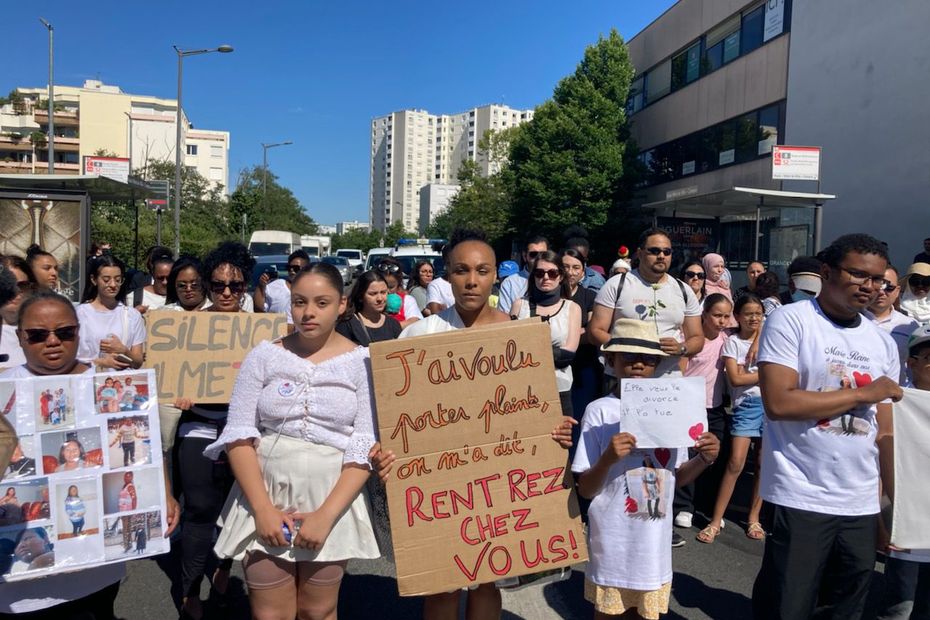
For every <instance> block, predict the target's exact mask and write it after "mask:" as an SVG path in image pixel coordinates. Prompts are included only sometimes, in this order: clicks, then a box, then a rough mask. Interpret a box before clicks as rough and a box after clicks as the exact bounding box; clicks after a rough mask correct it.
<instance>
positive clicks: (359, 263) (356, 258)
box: [336, 248, 365, 275]
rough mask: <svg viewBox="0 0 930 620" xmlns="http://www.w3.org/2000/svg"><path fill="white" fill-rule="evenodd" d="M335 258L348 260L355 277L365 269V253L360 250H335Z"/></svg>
mask: <svg viewBox="0 0 930 620" xmlns="http://www.w3.org/2000/svg"><path fill="white" fill-rule="evenodd" d="M336 256H341V257H343V258H346V259H348V260H349V264H350V265H352V268H353V269H355V275H358V274H360V273H362V270H363V269H364V267H365V253H364V252H362V251H361V250H356V249H352V248H342V249H341V250H336Z"/></svg>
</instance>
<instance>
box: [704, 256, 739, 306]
mask: <svg viewBox="0 0 930 620" xmlns="http://www.w3.org/2000/svg"><path fill="white" fill-rule="evenodd" d="M701 263H702V264H703V265H704V275H705V280H704V290H705V291H706V292H707V295H713V294H714V293H720V294H721V295H723V296H724V297H726V298H727V299H729V300H730V302H731V303H732V302H733V293H731V292H730V283H729V282H727V281H726V280H725V279H724V278H723V277H722V276H723V273H724V272H725V271H726V269H727V267H726V262H725V261H724V260H723V257H722V256H720V255H719V254H714V253H710V254H707V255H705V256H704V258H703V260H702V261H701Z"/></svg>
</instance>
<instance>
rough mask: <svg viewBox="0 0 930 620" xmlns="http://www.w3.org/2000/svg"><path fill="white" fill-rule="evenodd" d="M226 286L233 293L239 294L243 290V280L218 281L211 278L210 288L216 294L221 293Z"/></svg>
mask: <svg viewBox="0 0 930 620" xmlns="http://www.w3.org/2000/svg"><path fill="white" fill-rule="evenodd" d="M227 288H228V289H229V292H230V293H232V294H233V295H241V294H242V293H244V292H245V282H243V281H242V280H234V281H232V282H219V281H217V280H213V281H212V282H210V290H211V291H213V292H214V293H216V294H217V295H221V294H222V293H223V292H224V291H225V290H226V289H227Z"/></svg>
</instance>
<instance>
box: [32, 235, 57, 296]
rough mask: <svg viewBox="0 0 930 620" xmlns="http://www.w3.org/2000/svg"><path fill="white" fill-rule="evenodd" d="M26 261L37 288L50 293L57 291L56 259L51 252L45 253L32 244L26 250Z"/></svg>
mask: <svg viewBox="0 0 930 620" xmlns="http://www.w3.org/2000/svg"><path fill="white" fill-rule="evenodd" d="M26 261H27V262H28V263H29V268H30V269H31V270H32V273H33V274H35V277H36V283H37V284H38V285H39V286H41V287H43V288H47V289H49V290H52V291H57V290H58V286H59V281H58V259H56V258H55V257H54V256H53V255H52V253H51V252H46V251H45V250H43V249H42V248H41V247H39V246H38V245H37V244H35V243H34V244H32V245H30V246H29V248H28V249H27V250H26Z"/></svg>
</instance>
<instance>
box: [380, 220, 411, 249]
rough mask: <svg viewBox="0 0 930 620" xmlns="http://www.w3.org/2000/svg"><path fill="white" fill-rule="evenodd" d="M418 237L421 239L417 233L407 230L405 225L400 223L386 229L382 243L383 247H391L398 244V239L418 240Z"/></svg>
mask: <svg viewBox="0 0 930 620" xmlns="http://www.w3.org/2000/svg"><path fill="white" fill-rule="evenodd" d="M417 237H419V235H418V234H417V233H415V232H412V231H409V230H405V229H404V223H403V222H400V221H398V222H394V223H393V224H391V225H390V226H388V227H387V228H385V229H384V234H383V235H382V243H383V244H384V245H383V247H391V246H394V245H396V244H397V240H398V239H411V238H413V239H416V238H417ZM375 247H378V246H375Z"/></svg>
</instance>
